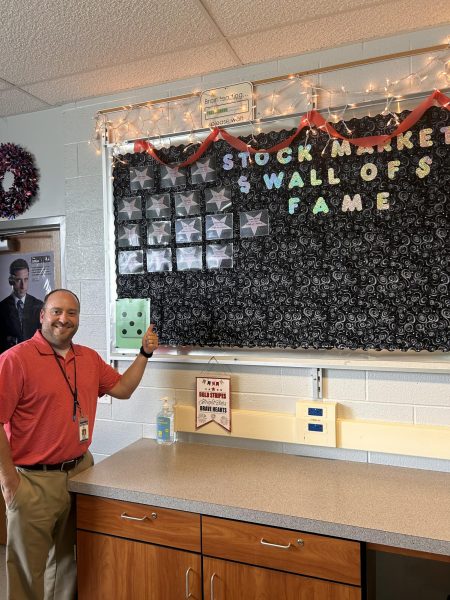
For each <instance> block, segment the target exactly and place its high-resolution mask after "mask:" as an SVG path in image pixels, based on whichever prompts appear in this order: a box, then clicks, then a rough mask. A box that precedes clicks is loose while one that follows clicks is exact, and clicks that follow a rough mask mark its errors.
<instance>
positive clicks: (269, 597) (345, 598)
mask: <svg viewBox="0 0 450 600" xmlns="http://www.w3.org/2000/svg"><path fill="white" fill-rule="evenodd" d="M203 582H204V598H205V600H243V599H244V598H245V600H253V599H255V600H275V599H276V600H361V590H360V588H357V587H352V586H349V585H342V584H337V583H332V582H330V581H322V580H320V579H313V578H311V577H302V576H301V575H291V574H289V573H283V572H281V571H275V570H273V569H263V568H261V567H253V566H250V565H244V564H240V563H234V562H231V561H228V560H220V559H216V558H207V557H205V558H204V559H203Z"/></svg>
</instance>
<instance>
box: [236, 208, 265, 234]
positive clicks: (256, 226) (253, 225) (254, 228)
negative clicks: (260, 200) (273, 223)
mask: <svg viewBox="0 0 450 600" xmlns="http://www.w3.org/2000/svg"><path fill="white" fill-rule="evenodd" d="M239 220H240V230H241V237H243V238H251V237H257V236H260V235H268V233H269V212H268V211H267V209H262V210H250V211H248V212H243V213H240V215H239Z"/></svg>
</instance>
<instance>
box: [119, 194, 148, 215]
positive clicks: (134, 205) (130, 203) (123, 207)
mask: <svg viewBox="0 0 450 600" xmlns="http://www.w3.org/2000/svg"><path fill="white" fill-rule="evenodd" d="M117 209H118V211H117V217H118V220H119V221H128V220H133V219H140V218H141V217H142V200H141V197H140V196H133V197H131V198H119V200H118V202H117Z"/></svg>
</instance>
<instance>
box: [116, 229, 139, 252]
mask: <svg viewBox="0 0 450 600" xmlns="http://www.w3.org/2000/svg"><path fill="white" fill-rule="evenodd" d="M117 240H118V243H119V248H123V247H125V246H140V245H141V226H140V225H138V224H137V223H134V224H131V225H119V230H118V235H117Z"/></svg>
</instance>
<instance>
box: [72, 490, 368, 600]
mask: <svg viewBox="0 0 450 600" xmlns="http://www.w3.org/2000/svg"><path fill="white" fill-rule="evenodd" d="M77 527H78V551H77V560H78V597H79V599H80V600H92V599H93V598H95V600H102V599H105V600H134V599H136V600H147V599H148V600H172V599H173V600H180V599H185V600H201V599H202V598H204V599H205V600H243V599H244V598H245V599H246V600H253V599H255V600H265V599H267V600H269V599H270V600H273V599H274V598H276V599H277V600H361V556H360V552H361V550H360V544H359V543H358V542H352V541H348V540H341V539H336V538H331V537H327V536H320V535H314V534H309V533H301V532H298V531H292V530H288V529H280V528H277V527H268V526H264V525H255V524H252V523H244V522H240V521H231V520H227V519H219V518H215V517H207V516H203V517H200V515H198V514H193V513H186V512H181V511H177V510H169V509H162V508H156V507H152V506H146V505H142V504H135V503H130V502H123V501H120V500H110V499H106V498H96V497H92V496H82V495H79V496H78V497H77ZM202 573H203V575H202ZM202 586H203V590H202ZM202 594H203V595H202Z"/></svg>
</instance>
